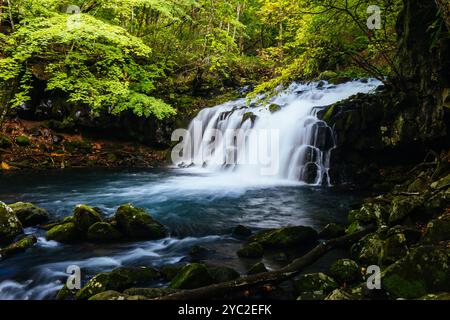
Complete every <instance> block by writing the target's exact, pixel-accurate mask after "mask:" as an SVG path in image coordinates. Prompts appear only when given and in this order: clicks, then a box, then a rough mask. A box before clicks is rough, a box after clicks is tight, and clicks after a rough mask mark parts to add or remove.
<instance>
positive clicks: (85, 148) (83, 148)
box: [63, 141, 92, 153]
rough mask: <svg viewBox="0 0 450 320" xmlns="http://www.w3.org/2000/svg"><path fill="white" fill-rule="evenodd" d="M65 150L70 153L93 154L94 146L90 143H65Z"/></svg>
mask: <svg viewBox="0 0 450 320" xmlns="http://www.w3.org/2000/svg"><path fill="white" fill-rule="evenodd" d="M63 146H64V150H66V151H67V152H70V153H74V152H79V153H91V152H92V144H91V143H90V142H88V141H64V142H63Z"/></svg>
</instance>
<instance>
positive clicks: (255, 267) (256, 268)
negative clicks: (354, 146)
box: [247, 262, 267, 275]
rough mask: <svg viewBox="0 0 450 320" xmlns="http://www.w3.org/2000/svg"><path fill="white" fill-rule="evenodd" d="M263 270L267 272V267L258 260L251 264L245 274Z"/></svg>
mask: <svg viewBox="0 0 450 320" xmlns="http://www.w3.org/2000/svg"><path fill="white" fill-rule="evenodd" d="M263 272H267V268H266V266H265V265H264V263H262V262H258V263H255V264H254V265H253V266H251V267H250V269H249V270H248V272H247V274H248V275H252V274H258V273H263Z"/></svg>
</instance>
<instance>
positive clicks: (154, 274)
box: [75, 267, 159, 300]
mask: <svg viewBox="0 0 450 320" xmlns="http://www.w3.org/2000/svg"><path fill="white" fill-rule="evenodd" d="M158 277H159V273H158V271H156V270H155V269H153V268H149V267H136V268H117V269H114V270H113V271H111V272H103V273H99V274H97V275H96V276H94V277H93V278H92V279H91V280H89V282H88V283H87V284H86V285H85V286H84V287H83V288H81V290H80V291H78V293H77V294H76V296H75V298H76V299H78V300H85V299H89V298H90V297H92V296H94V295H96V294H98V293H101V292H105V291H108V290H114V291H123V290H125V289H127V288H130V287H132V286H135V285H137V284H145V283H147V282H150V281H153V280H155V279H157V278H158Z"/></svg>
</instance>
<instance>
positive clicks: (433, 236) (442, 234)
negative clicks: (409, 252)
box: [423, 213, 450, 243]
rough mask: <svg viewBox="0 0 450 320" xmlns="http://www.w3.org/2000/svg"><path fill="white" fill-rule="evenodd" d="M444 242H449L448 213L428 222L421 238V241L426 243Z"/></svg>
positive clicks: (449, 220)
mask: <svg viewBox="0 0 450 320" xmlns="http://www.w3.org/2000/svg"><path fill="white" fill-rule="evenodd" d="M445 240H450V213H448V214H444V215H442V216H440V217H439V218H437V219H433V220H431V221H430V222H428V224H427V229H426V230H425V234H424V236H423V241H424V242H426V243H438V242H440V241H445Z"/></svg>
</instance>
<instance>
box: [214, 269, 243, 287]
mask: <svg viewBox="0 0 450 320" xmlns="http://www.w3.org/2000/svg"><path fill="white" fill-rule="evenodd" d="M208 271H209V274H210V275H211V277H212V278H213V279H214V282H215V283H221V282H227V281H231V280H235V279H237V278H239V277H240V274H239V272H237V271H236V270H234V269H233V268H229V267H208Z"/></svg>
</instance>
